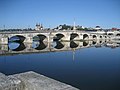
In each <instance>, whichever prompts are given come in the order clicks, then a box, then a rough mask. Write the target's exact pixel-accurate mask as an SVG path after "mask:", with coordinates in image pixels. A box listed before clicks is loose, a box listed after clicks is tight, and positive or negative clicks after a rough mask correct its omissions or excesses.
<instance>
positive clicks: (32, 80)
mask: <svg viewBox="0 0 120 90" xmlns="http://www.w3.org/2000/svg"><path fill="white" fill-rule="evenodd" d="M0 90H79V89H77V88H74V87H72V86H70V85H67V84H64V83H61V82H59V81H56V80H54V79H51V78H48V77H46V76H43V75H40V74H37V73H35V72H32V71H30V72H26V73H21V74H15V75H10V76H8V77H7V76H5V75H4V74H1V73H0Z"/></svg>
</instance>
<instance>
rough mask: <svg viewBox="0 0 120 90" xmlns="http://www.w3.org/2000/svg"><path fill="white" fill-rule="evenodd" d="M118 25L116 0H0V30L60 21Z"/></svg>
mask: <svg viewBox="0 0 120 90" xmlns="http://www.w3.org/2000/svg"><path fill="white" fill-rule="evenodd" d="M74 21H75V22H76V25H81V26H84V27H95V26H97V25H99V26H101V27H102V28H112V27H116V28H120V0H0V29H2V28H4V26H5V28H28V27H30V28H35V24H36V23H42V24H43V26H44V27H50V28H53V27H56V26H58V25H60V24H68V25H73V22H74Z"/></svg>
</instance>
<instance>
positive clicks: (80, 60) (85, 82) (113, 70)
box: [0, 40, 120, 90]
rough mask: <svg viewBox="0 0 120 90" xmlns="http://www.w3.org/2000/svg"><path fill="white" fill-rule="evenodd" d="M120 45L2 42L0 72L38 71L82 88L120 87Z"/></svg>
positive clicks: (114, 89)
mask: <svg viewBox="0 0 120 90" xmlns="http://www.w3.org/2000/svg"><path fill="white" fill-rule="evenodd" d="M8 47H9V48H8ZM87 47H90V48H87ZM119 47H120V41H107V40H106V41H100V40H98V41H96V40H95V41H81V42H80V41H76V42H73V41H72V42H51V43H48V42H39V41H38V42H33V43H31V44H28V43H9V45H0V55H1V56H0V72H2V73H4V74H6V75H10V74H17V73H21V72H26V71H35V72H37V73H40V74H43V75H45V76H48V77H51V78H53V79H56V80H59V81H61V82H64V83H67V84H70V85H72V86H74V87H77V88H79V89H80V90H120V86H119V85H120V82H119V81H120V72H119V71H120V48H119ZM84 48H85V49H84ZM110 48H114V50H113V49H110ZM60 51H63V52H60ZM34 52H35V54H33V53H34ZM43 52H46V53H43ZM48 52H55V53H48ZM28 53H29V54H28ZM41 53H42V54H41ZM13 54H15V55H13ZM16 54H17V55H16ZM19 54H20V55H19ZM23 54H24V55H23Z"/></svg>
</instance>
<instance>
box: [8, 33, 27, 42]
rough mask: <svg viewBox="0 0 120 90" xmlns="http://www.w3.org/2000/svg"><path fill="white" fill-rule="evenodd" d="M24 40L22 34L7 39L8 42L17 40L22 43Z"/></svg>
mask: <svg viewBox="0 0 120 90" xmlns="http://www.w3.org/2000/svg"><path fill="white" fill-rule="evenodd" d="M24 40H25V37H24V36H21V35H15V36H12V37H10V38H9V39H8V42H19V43H22V42H23V41H24Z"/></svg>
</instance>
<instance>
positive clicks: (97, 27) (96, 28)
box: [94, 26, 102, 30]
mask: <svg viewBox="0 0 120 90" xmlns="http://www.w3.org/2000/svg"><path fill="white" fill-rule="evenodd" d="M94 29H95V30H101V29H102V28H101V27H100V26H96V27H95V28H94Z"/></svg>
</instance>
